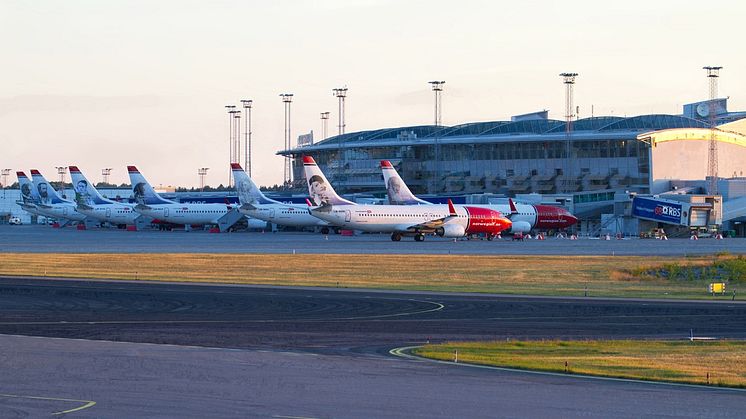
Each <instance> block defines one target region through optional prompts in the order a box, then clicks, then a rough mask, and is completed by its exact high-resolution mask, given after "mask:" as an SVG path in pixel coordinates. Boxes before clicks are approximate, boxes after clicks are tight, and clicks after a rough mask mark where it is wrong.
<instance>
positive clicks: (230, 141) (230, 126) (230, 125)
mask: <svg viewBox="0 0 746 419" xmlns="http://www.w3.org/2000/svg"><path fill="white" fill-rule="evenodd" d="M235 108H236V105H225V109H226V110H227V111H228V163H233V113H232V111H233V110H234V109H235ZM231 179H233V172H232V171H231V168H230V165H229V166H228V186H230V184H231Z"/></svg>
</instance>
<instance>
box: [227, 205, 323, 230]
mask: <svg viewBox="0 0 746 419" xmlns="http://www.w3.org/2000/svg"><path fill="white" fill-rule="evenodd" d="M254 208H255V209H246V208H240V209H239V210H240V211H241V214H244V215H247V216H249V217H251V218H256V219H259V220H262V221H267V222H269V223H274V224H279V225H283V226H289V227H323V226H328V225H329V223H328V222H326V221H324V220H321V219H319V218H317V217H314V216H313V215H311V214H310V213H309V211H308V206H305V205H286V204H255V205H254Z"/></svg>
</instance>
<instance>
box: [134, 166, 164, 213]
mask: <svg viewBox="0 0 746 419" xmlns="http://www.w3.org/2000/svg"><path fill="white" fill-rule="evenodd" d="M127 172H128V173H129V175H130V183H132V196H133V197H134V198H135V202H137V203H138V204H139V205H158V204H175V202H173V201H169V200H168V199H164V198H163V197H161V196H160V195H158V194H157V193H156V192H155V189H153V187H152V186H150V183H148V181H147V180H145V176H143V175H142V174H140V171H139V170H137V167H135V166H127Z"/></svg>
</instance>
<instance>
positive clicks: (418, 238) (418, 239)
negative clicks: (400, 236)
mask: <svg viewBox="0 0 746 419" xmlns="http://www.w3.org/2000/svg"><path fill="white" fill-rule="evenodd" d="M414 241H416V242H421V241H425V235H424V234H422V233H417V234H415V235H414Z"/></svg>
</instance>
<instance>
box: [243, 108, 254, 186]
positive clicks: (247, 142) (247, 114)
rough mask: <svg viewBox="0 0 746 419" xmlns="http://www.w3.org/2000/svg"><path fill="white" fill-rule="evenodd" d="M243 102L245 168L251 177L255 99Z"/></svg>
mask: <svg viewBox="0 0 746 419" xmlns="http://www.w3.org/2000/svg"><path fill="white" fill-rule="evenodd" d="M241 103H243V110H244V120H243V122H244V128H245V129H244V131H245V133H244V136H245V138H244V153H245V155H244V170H245V171H246V173H248V174H249V177H251V107H252V105H253V104H254V101H253V100H251V99H244V100H242V101H241Z"/></svg>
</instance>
